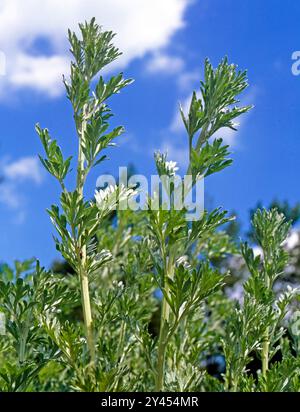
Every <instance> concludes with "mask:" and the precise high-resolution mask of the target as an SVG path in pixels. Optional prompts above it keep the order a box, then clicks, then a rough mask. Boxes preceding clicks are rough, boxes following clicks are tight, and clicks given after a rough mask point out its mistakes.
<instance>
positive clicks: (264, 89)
mask: <svg viewBox="0 0 300 412" xmlns="http://www.w3.org/2000/svg"><path fill="white" fill-rule="evenodd" d="M25 3H26V7H25V6H24V4H25ZM60 3H61V2H56V1H55V0H51V1H50V0H48V1H45V2H43V5H44V6H43V10H39V13H36V9H37V7H38V6H39V5H40V2H39V1H37V0H30V1H28V2H22V1H21V0H10V1H4V2H3V4H4V5H3V7H2V9H1V10H0V49H1V51H2V52H3V53H4V54H5V56H6V74H5V76H0V105H1V107H0V121H1V133H0V175H2V176H3V177H4V181H3V183H2V184H1V185H0V224H1V237H0V250H1V255H0V260H2V261H6V262H12V261H13V260H14V259H16V258H18V259H24V258H30V257H32V256H35V257H38V258H39V259H40V260H41V262H42V263H43V264H44V265H46V266H48V265H49V264H50V263H51V261H52V260H53V259H54V258H55V257H57V254H56V251H55V247H54V243H53V240H52V236H51V234H52V233H53V230H52V227H51V223H50V222H49V218H48V215H47V213H46V211H45V209H46V208H47V207H49V206H50V204H51V203H53V202H57V199H58V194H59V188H58V186H57V184H56V182H55V181H53V179H52V178H51V177H50V176H48V175H47V174H46V172H44V171H43V170H42V168H41V167H40V165H39V163H38V161H37V158H36V154H37V153H40V152H41V147H40V144H39V141H38V138H37V136H36V134H35V131H34V124H35V123H36V122H39V123H40V124H41V125H42V126H43V127H48V128H49V129H50V132H51V134H52V135H53V136H55V138H57V139H58V140H59V141H60V142H61V146H62V147H63V149H64V151H65V153H66V154H70V153H74V150H76V147H77V141H76V136H75V131H74V126H73V124H72V119H71V110H70V105H69V103H68V101H67V100H66V98H65V97H64V95H63V90H62V88H61V86H60V79H61V77H60V73H61V72H65V73H67V67H68V59H69V56H68V53H67V43H66V41H65V33H66V30H67V28H68V27H69V26H71V27H75V24H76V22H78V21H80V20H82V19H83V18H90V17H91V16H93V15H95V16H96V18H97V20H98V21H99V23H100V24H102V25H103V26H104V27H105V28H106V29H110V28H113V29H114V30H115V31H117V32H118V33H119V39H118V37H117V38H116V40H117V42H118V44H119V45H120V47H121V48H122V50H123V51H124V57H123V58H122V59H121V61H120V63H119V66H118V67H115V71H119V70H123V71H124V73H125V75H126V76H128V77H133V78H134V79H135V83H134V84H133V85H131V86H130V87H128V88H127V89H126V90H124V92H123V93H122V94H120V95H118V96H116V97H115V98H114V99H113V101H112V108H113V111H114V113H115V120H114V121H115V122H116V123H118V124H124V125H125V127H126V133H125V135H124V136H123V137H120V138H119V141H118V142H119V148H116V149H113V151H111V152H110V158H111V160H109V161H108V162H106V163H104V164H102V165H101V166H100V167H99V168H98V169H97V170H95V171H94V172H93V173H92V175H91V176H90V179H89V181H88V187H87V190H86V195H87V196H92V193H93V191H94V188H95V182H96V178H97V176H98V175H99V174H101V173H106V172H110V173H113V174H116V173H117V170H118V166H126V165H127V164H129V163H133V164H134V165H135V167H136V170H137V171H138V172H139V173H143V174H146V175H149V174H150V173H152V172H154V164H153V151H154V150H155V149H168V152H169V155H170V156H169V157H170V158H171V159H172V160H177V161H178V162H179V166H182V168H183V169H184V162H185V155H186V143H187V141H186V136H185V133H184V131H183V129H182V127H181V126H180V124H179V122H178V116H177V114H176V113H177V107H178V101H181V102H182V103H183V104H185V102H186V101H187V99H188V98H189V96H190V94H191V91H192V90H193V89H196V90H197V88H198V83H199V80H200V79H201V77H202V74H203V61H204V59H205V57H209V58H210V59H211V61H212V63H213V64H214V65H217V63H218V62H219V61H220V59H221V58H222V57H223V56H224V55H227V56H228V58H229V60H230V61H231V62H234V63H236V64H238V66H239V67H240V68H242V69H244V68H247V69H248V77H249V82H250V87H249V89H248V91H247V92H246V93H245V94H244V95H243V96H242V101H243V103H247V104H248V103H249V104H254V105H255V108H254V109H253V110H252V111H251V113H250V114H247V115H246V116H245V117H244V119H242V121H241V125H240V129H239V131H238V132H236V133H228V132H225V133H224V138H225V140H226V141H227V142H229V143H230V144H231V146H232V148H231V149H232V152H233V158H234V163H233V166H232V167H231V168H229V169H227V170H226V171H224V172H222V173H221V174H219V175H214V176H212V177H211V178H209V179H207V180H206V183H205V184H206V194H207V198H209V199H211V201H212V202H213V204H214V205H216V206H219V205H222V206H223V207H224V208H226V209H227V210H235V211H237V212H238V214H239V216H240V217H241V219H242V221H243V222H245V225H246V221H247V218H248V211H249V209H250V208H252V207H253V206H254V205H255V204H256V202H257V201H258V200H261V201H262V202H263V203H264V204H265V205H268V203H269V202H270V201H271V200H272V199H274V198H277V199H280V200H285V199H287V200H289V201H290V202H291V204H294V203H296V202H297V201H300V195H299V184H298V177H299V168H300V166H299V162H298V161H297V160H298V157H299V155H298V153H299V151H300V139H299V114H300V113H299V111H300V110H299V106H300V105H299V103H300V76H294V75H293V74H292V72H291V66H292V63H293V62H292V59H291V56H292V53H293V52H294V51H296V50H300V36H299V34H300V33H299V15H300V3H299V2H296V1H292V0H290V1H288V0H286V1H285V2H282V1H279V0H278V1H277V0H272V1H271V0H268V1H267V0H265V1H263V2H262V1H259V0H251V1H250V0H245V1H238V0H201V1H197V0H195V1H188V0H164V2H162V1H156V0H152V1H151V2H150V1H149V2H148V1H140V0H139V1H138V0H126V1H120V0H110V1H108V0H98V1H95V0H94V1H92V0H88V1H76V2H73V3H72V2H71V1H70V0H68V1H66V2H64V5H63V7H62V5H60ZM103 11H104V12H103ZM100 16H101V19H100ZM70 183H72V182H70Z"/></svg>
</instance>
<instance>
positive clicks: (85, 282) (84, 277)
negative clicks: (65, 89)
mask: <svg viewBox="0 0 300 412" xmlns="http://www.w3.org/2000/svg"><path fill="white" fill-rule="evenodd" d="M85 113H86V105H85V106H84V107H83V118H82V123H81V130H80V132H79V133H78V140H79V145H78V169H77V191H78V194H79V196H80V197H81V198H83V185H84V180H85V179H84V173H85V170H84V154H83V152H82V147H81V142H82V139H83V136H84V133H85V130H86V119H85ZM78 243H79V245H80V244H81V242H80V239H78ZM85 266H86V245H82V246H81V248H80V250H79V254H78V274H79V278H80V288H81V304H82V310H83V319H84V325H85V331H86V339H87V345H88V349H89V352H90V357H91V362H92V364H93V363H94V362H95V342H94V331H93V319H92V310H91V301H90V292H89V279H88V273H87V271H86V269H85Z"/></svg>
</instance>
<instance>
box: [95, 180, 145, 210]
mask: <svg viewBox="0 0 300 412" xmlns="http://www.w3.org/2000/svg"><path fill="white" fill-rule="evenodd" d="M136 194H137V192H136V191H135V190H133V189H131V188H128V187H125V186H124V185H120V186H117V185H109V186H107V187H106V188H105V189H100V190H96V191H95V201H96V205H97V207H98V208H99V209H101V210H105V209H106V210H107V211H111V210H114V209H115V208H116V206H117V204H118V203H120V202H122V201H125V200H127V199H129V198H130V197H131V196H134V195H136Z"/></svg>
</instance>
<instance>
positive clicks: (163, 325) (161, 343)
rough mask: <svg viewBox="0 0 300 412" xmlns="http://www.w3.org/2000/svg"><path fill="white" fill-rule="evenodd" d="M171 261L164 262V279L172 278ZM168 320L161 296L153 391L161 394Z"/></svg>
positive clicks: (165, 305) (166, 307) (165, 286)
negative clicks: (155, 374)
mask: <svg viewBox="0 0 300 412" xmlns="http://www.w3.org/2000/svg"><path fill="white" fill-rule="evenodd" d="M173 270H174V268H173V259H172V258H171V257H170V256H169V258H168V259H166V262H165V276H166V278H168V277H170V278H172V277H173ZM164 288H165V293H166V294H168V293H169V288H168V284H167V282H166V281H165V285H164ZM169 318H170V306H169V304H168V302H167V300H166V298H165V297H164V296H163V298H162V309H161V318H160V331H159V337H158V353H157V376H156V386H155V390H156V391H157V392H161V391H163V389H164V375H165V361H166V348H167V343H168V332H169Z"/></svg>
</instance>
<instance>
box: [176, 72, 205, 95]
mask: <svg viewBox="0 0 300 412" xmlns="http://www.w3.org/2000/svg"><path fill="white" fill-rule="evenodd" d="M199 82H200V71H197V70H194V71H190V72H189V71H183V72H182V73H180V75H179V76H178V78H177V85H178V88H179V90H180V91H181V92H184V93H186V92H190V91H191V90H194V89H195V88H196V87H199Z"/></svg>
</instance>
